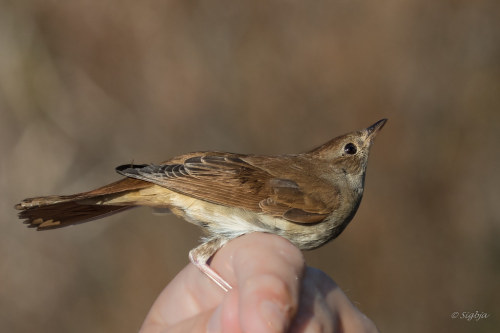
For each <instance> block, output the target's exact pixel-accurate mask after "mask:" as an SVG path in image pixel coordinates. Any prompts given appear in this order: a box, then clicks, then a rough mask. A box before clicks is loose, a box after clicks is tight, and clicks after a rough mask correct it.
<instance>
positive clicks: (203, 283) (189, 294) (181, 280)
mask: <svg viewBox="0 0 500 333" xmlns="http://www.w3.org/2000/svg"><path fill="white" fill-rule="evenodd" d="M223 297H224V293H223V292H222V290H220V288H218V287H217V286H214V285H213V283H211V281H210V280H208V279H207V278H206V277H205V276H204V275H203V274H202V273H201V272H200V271H199V270H198V269H197V268H196V267H195V266H194V265H192V264H189V265H187V266H186V267H185V268H184V269H183V270H182V271H181V272H180V273H179V274H177V276H176V277H175V278H174V279H173V280H172V281H171V282H170V283H169V284H168V285H167V287H165V289H164V290H163V291H162V292H161V293H160V295H159V296H158V298H157V299H156V301H155V302H154V304H153V306H152V307H151V309H150V311H149V313H148V315H147V317H146V319H145V320H144V323H143V325H142V326H143V328H144V327H155V326H158V327H170V326H173V325H175V324H177V323H179V322H182V321H184V320H186V319H188V318H191V317H194V316H197V315H198V314H200V313H204V312H206V311H208V310H211V309H212V310H213V309H214V308H215V307H216V306H217V305H218V304H220V302H222V299H223Z"/></svg>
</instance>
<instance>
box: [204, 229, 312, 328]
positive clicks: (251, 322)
mask: <svg viewBox="0 0 500 333" xmlns="http://www.w3.org/2000/svg"><path fill="white" fill-rule="evenodd" d="M220 255H221V256H220V257H221V258H223V257H224V256H229V257H230V258H232V260H231V266H232V268H233V277H232V279H235V282H232V281H230V282H231V283H233V287H234V288H235V290H236V291H237V292H238V293H239V306H238V309H239V320H240V325H241V328H242V330H243V331H245V332H283V331H284V330H285V329H286V328H287V327H288V326H289V325H290V321H291V319H292V318H293V316H294V315H295V312H296V310H297V305H298V299H299V287H300V278H301V275H302V271H303V269H304V258H303V256H302V253H301V252H300V250H298V249H297V248H296V247H295V246H294V245H292V244H291V243H290V242H289V241H287V240H286V239H284V238H282V237H279V236H276V235H271V234H265V233H252V234H248V235H245V236H242V237H239V238H237V239H235V240H233V241H231V242H229V243H228V244H226V246H225V247H224V248H222V249H221V250H220ZM217 259H218V258H217V255H216V256H215V258H214V262H213V264H214V268H216V269H218V268H217V265H218V262H217Z"/></svg>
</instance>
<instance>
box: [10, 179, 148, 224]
mask: <svg viewBox="0 0 500 333" xmlns="http://www.w3.org/2000/svg"><path fill="white" fill-rule="evenodd" d="M148 186H151V184H150V183H148V182H145V181H141V180H137V179H132V178H124V179H122V180H119V181H117V182H115V183H112V184H109V185H106V186H103V187H100V188H98V189H96V190H93V191H89V192H83V193H78V194H73V195H62V196H56V195H53V196H45V197H36V198H28V199H24V200H23V201H21V202H20V203H19V204H17V205H16V206H15V208H16V209H18V210H20V212H19V218H21V219H24V220H25V221H24V223H25V224H27V225H28V227H30V228H37V230H48V229H55V228H61V227H65V226H68V225H73V224H78V223H83V222H88V221H92V220H96V219H100V218H102V217H105V216H108V215H112V214H116V213H118V212H121V211H123V210H126V209H129V208H132V207H135V205H133V204H127V203H123V204H121V205H116V204H106V202H108V201H110V199H112V198H114V197H118V196H122V195H124V194H125V193H127V192H131V191H136V190H140V189H143V188H146V187H148Z"/></svg>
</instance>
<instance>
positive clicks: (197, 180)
mask: <svg viewBox="0 0 500 333" xmlns="http://www.w3.org/2000/svg"><path fill="white" fill-rule="evenodd" d="M386 121H387V120H386V119H382V120H380V121H378V122H376V123H375V124H373V125H372V126H370V127H368V128H366V129H363V130H360V131H356V132H352V133H349V134H346V135H342V136H339V137H337V138H335V139H332V140H330V141H328V142H327V143H325V144H324V145H322V146H320V147H318V148H316V149H313V150H311V151H309V152H307V153H302V154H289V155H278V156H263V155H244V154H233V153H222V152H197V153H190V154H186V155H181V156H178V157H174V158H172V159H170V160H168V161H166V162H163V163H160V164H158V165H155V164H148V165H146V164H145V165H133V164H127V165H122V166H119V167H117V168H116V171H117V172H118V173H120V174H121V175H124V176H126V177H127V178H124V179H121V180H119V181H117V182H115V183H112V184H109V185H106V186H103V187H100V188H98V189H95V190H93V191H89V192H83V193H78V194H73V195H63V196H46V197H36V198H29V199H25V200H23V201H22V202H21V203H19V204H17V205H16V209H19V210H21V212H20V213H19V217H20V218H22V219H26V221H25V222H24V223H26V224H28V226H29V227H33V228H37V230H49V229H55V228H60V227H65V226H68V225H73V224H78V223H82V222H88V221H91V220H95V219H99V218H102V217H104V216H108V215H111V214H115V213H118V212H121V211H123V210H126V209H129V208H132V207H137V206H149V207H154V208H159V209H168V210H170V211H171V212H172V213H174V214H175V215H177V216H180V217H182V218H184V219H186V220H187V221H189V222H191V223H194V224H196V225H198V226H201V227H203V228H204V229H205V230H206V232H207V234H208V235H207V237H205V238H203V243H202V244H201V245H199V246H198V247H196V248H195V249H193V250H191V251H190V252H189V258H190V260H191V262H192V263H193V264H195V265H196V266H197V267H198V268H199V269H200V270H201V271H202V272H204V273H205V274H206V275H207V276H208V277H210V278H211V279H212V280H213V281H214V282H215V283H217V284H218V285H219V286H220V287H221V288H222V289H224V290H226V291H227V290H229V289H231V286H230V285H229V284H228V283H227V282H226V281H225V280H224V279H222V278H221V277H220V276H219V275H218V274H217V273H216V272H214V271H213V270H212V269H211V268H210V267H209V266H208V265H207V261H208V260H209V259H210V257H211V256H212V255H213V254H214V253H215V252H216V251H217V250H218V249H219V248H221V247H222V246H223V245H224V244H225V243H227V242H228V241H229V240H231V239H233V238H235V237H238V236H241V235H243V234H246V233H250V232H255V231H260V232H269V233H274V234H277V235H280V236H282V237H285V238H286V239H288V240H290V241H291V242H292V243H293V244H295V245H296V246H297V247H299V248H300V249H302V250H309V249H314V248H317V247H319V246H321V245H323V244H324V243H326V242H328V241H330V240H332V239H333V238H335V237H337V236H338V235H339V234H340V233H341V232H342V231H343V230H344V229H345V227H346V226H347V224H348V223H349V222H350V221H351V220H352V218H353V217H354V214H355V213H356V211H357V209H358V207H359V204H360V202H361V197H362V196H363V188H364V182H365V171H366V165H367V161H368V153H369V151H370V146H371V144H372V142H373V138H374V137H375V136H376V134H377V133H378V131H380V129H381V128H382V127H383V126H384V124H385V123H386Z"/></svg>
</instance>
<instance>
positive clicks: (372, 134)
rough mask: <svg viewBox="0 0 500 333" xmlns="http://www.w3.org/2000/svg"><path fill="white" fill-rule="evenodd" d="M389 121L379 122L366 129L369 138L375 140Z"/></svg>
mask: <svg viewBox="0 0 500 333" xmlns="http://www.w3.org/2000/svg"><path fill="white" fill-rule="evenodd" d="M386 122H387V119H382V120H379V121H377V122H376V123H375V124H373V125H371V126H370V127H368V128H367V129H366V133H367V138H370V139H371V140H373V138H374V137H375V136H376V135H377V133H378V132H379V131H380V130H381V129H382V127H384V125H385V123H386Z"/></svg>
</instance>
